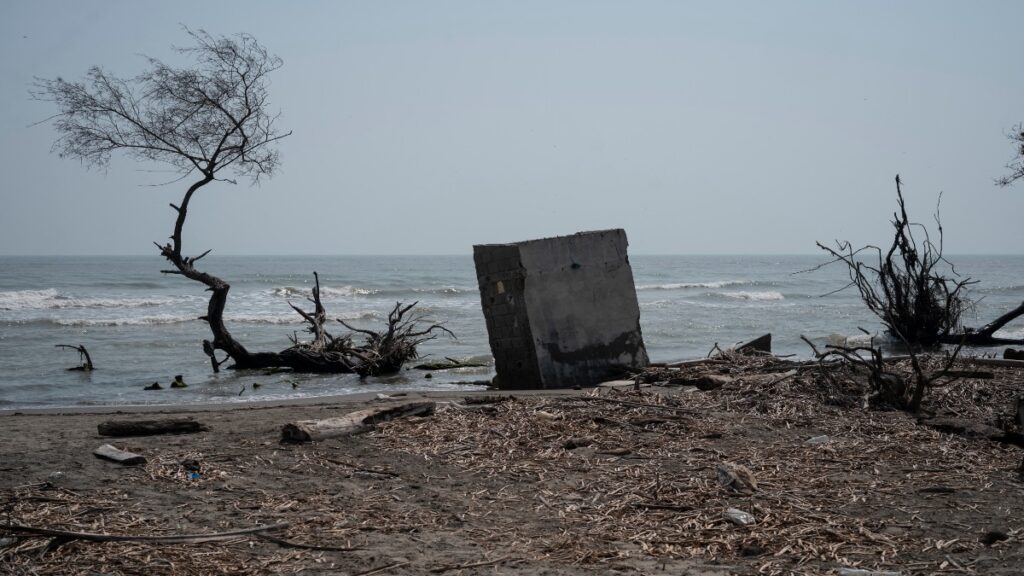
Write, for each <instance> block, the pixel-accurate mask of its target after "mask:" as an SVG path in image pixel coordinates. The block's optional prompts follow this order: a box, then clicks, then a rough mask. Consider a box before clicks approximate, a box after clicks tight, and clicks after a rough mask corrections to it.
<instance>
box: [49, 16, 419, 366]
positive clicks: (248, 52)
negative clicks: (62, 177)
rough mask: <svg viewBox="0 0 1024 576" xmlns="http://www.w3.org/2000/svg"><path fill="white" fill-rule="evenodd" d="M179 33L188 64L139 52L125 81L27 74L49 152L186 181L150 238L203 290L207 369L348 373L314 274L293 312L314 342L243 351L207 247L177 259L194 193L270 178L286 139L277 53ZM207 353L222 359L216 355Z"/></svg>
mask: <svg viewBox="0 0 1024 576" xmlns="http://www.w3.org/2000/svg"><path fill="white" fill-rule="evenodd" d="M186 32H187V33H188V34H189V36H190V37H191V39H192V41H193V43H194V45H193V46H190V47H185V48H176V49H175V50H176V52H178V53H179V54H180V55H182V56H184V57H186V58H190V59H191V60H192V64H191V66H187V67H180V68H179V67H175V66H171V65H169V64H166V63H164V62H163V61H161V60H158V59H156V58H147V61H148V63H149V69H148V70H147V71H146V72H143V73H141V74H139V75H138V76H135V77H130V78H121V77H118V76H115V75H113V74H111V73H109V72H107V71H106V70H104V69H102V68H100V67H93V68H91V69H90V70H89V71H88V73H87V74H86V76H85V79H84V80H82V81H80V82H71V81H67V80H64V79H62V78H57V79H53V80H48V79H36V81H35V82H34V83H33V85H32V89H31V90H30V93H31V94H32V96H33V97H34V98H35V99H37V100H41V101H46V102H52V103H54V104H56V105H57V107H58V109H59V112H58V113H57V114H56V115H54V116H52V117H51V118H48V119H47V120H50V121H52V122H53V124H54V127H55V128H56V129H57V133H58V135H59V136H58V138H57V140H56V141H55V142H54V144H53V150H54V151H55V152H56V153H58V154H59V155H60V156H61V157H65V158H74V159H78V160H81V161H83V162H85V163H86V164H87V165H90V166H98V167H105V166H107V165H108V164H109V162H110V160H111V156H112V155H113V154H114V153H115V152H120V153H124V154H127V155H128V156H129V157H132V158H135V159H137V160H141V161H147V162H156V163H162V164H165V165H169V166H170V167H171V168H172V169H173V171H174V172H175V173H176V174H177V175H178V177H177V178H176V179H175V180H173V181H172V182H169V183H168V184H170V183H174V182H179V181H182V180H187V179H190V178H192V179H193V181H192V184H191V185H190V186H189V187H188V189H187V191H186V192H185V195H184V196H183V198H182V200H181V202H180V203H179V204H177V205H175V204H171V208H173V209H174V211H175V212H176V214H177V218H176V220H175V223H174V231H173V233H172V234H171V236H170V241H169V242H166V243H164V244H160V243H156V244H157V247H158V248H159V250H160V254H161V255H163V256H164V258H166V259H167V260H168V261H169V262H170V263H171V264H172V265H173V268H172V269H168V270H163V271H162V272H164V273H166V274H178V275H181V276H184V277H186V278H189V279H191V280H195V281H197V282H201V283H202V284H204V285H205V286H206V287H207V289H208V290H209V291H210V292H211V296H210V302H209V304H208V306H207V313H206V315H205V316H203V317H202V318H201V319H202V320H205V321H206V322H207V323H209V325H210V330H211V332H212V333H213V340H212V341H207V340H204V341H203V350H204V351H205V352H206V354H207V355H208V356H209V357H210V361H211V365H212V366H213V369H214V371H216V370H218V368H219V366H220V365H221V364H222V363H224V362H226V361H227V360H228V359H231V360H232V361H233V362H234V366H235V367H237V368H266V367H290V368H293V369H296V370H304V371H329V372H353V371H356V368H357V367H358V366H359V365H360V364H361V363H362V360H361V358H360V356H358V355H352V354H351V348H350V347H349V346H348V342H350V339H346V338H341V339H334V338H333V337H331V336H330V335H329V334H327V333H326V331H325V330H324V328H323V323H324V321H325V320H326V313H325V312H324V310H323V306H322V305H321V304H320V295H319V278H317V287H316V289H315V290H314V291H313V298H311V300H312V301H313V303H314V306H315V309H314V312H313V313H312V314H308V313H305V312H303V311H302V310H301V309H299V308H297V307H296V308H295V309H296V310H297V311H299V312H300V314H302V316H303V318H304V319H305V320H306V321H308V322H310V324H311V328H310V330H311V331H312V332H313V334H314V340H313V341H312V342H310V343H300V342H299V341H298V339H296V340H295V341H294V346H292V347H291V348H289V349H287V350H284V351H282V352H250V351H249V350H247V349H246V348H245V346H243V345H242V344H241V343H240V342H238V341H237V340H236V339H235V338H234V337H233V336H232V335H231V332H230V331H228V328H227V326H226V325H225V324H224V306H225V304H226V302H227V296H228V291H229V290H230V289H231V286H230V285H229V284H228V283H227V282H225V281H224V280H222V279H220V278H218V277H216V276H213V275H212V274H209V273H207V272H203V271H201V270H199V269H197V268H196V267H195V264H196V262H197V261H199V260H200V259H201V258H203V257H204V256H206V255H207V254H209V253H210V250H206V251H205V252H202V253H201V254H198V255H196V256H187V255H185V252H184V246H183V239H182V233H183V230H184V228H185V220H186V217H187V216H188V210H189V204H190V202H191V201H192V198H193V196H194V195H195V193H196V192H197V191H198V190H199V189H201V188H203V187H204V186H206V185H207V184H210V183H212V182H218V181H219V182H228V183H231V184H236V183H237V180H238V179H240V178H248V179H249V180H250V181H251V182H252V183H253V184H256V183H258V182H259V180H260V179H261V178H264V177H269V176H271V175H273V173H274V171H275V170H276V169H277V167H278V163H279V160H280V157H279V155H278V150H277V143H278V141H280V140H281V139H282V138H285V137H287V136H289V135H291V132H284V131H282V130H280V129H279V128H278V127H277V120H278V117H279V116H280V114H279V113H275V112H274V111H273V110H272V109H271V106H270V97H269V92H268V87H269V76H270V74H271V73H273V72H274V71H275V70H277V69H278V68H280V67H281V66H282V60H281V59H280V58H279V57H277V56H275V55H273V54H270V53H269V52H268V51H267V50H266V48H264V47H263V46H262V45H261V44H259V43H258V42H257V41H256V39H255V38H253V37H252V36H250V35H248V34H238V35H236V36H231V37H227V36H214V35H211V34H208V33H207V32H205V31H203V30H198V31H192V30H188V29H186ZM47 120H44V122H45V121H47ZM413 348H415V346H414V347H413ZM217 350H221V351H223V352H225V353H226V354H227V358H224V359H221V360H218V359H217V357H216V351H217Z"/></svg>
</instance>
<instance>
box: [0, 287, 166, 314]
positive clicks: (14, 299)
mask: <svg viewBox="0 0 1024 576" xmlns="http://www.w3.org/2000/svg"><path fill="white" fill-rule="evenodd" d="M176 302H180V300H176V299H173V298H75V297H72V296H67V295H64V294H61V293H60V292H58V291H57V290H55V289H53V288H47V289H45V290H13V291H8V292H0V310H62V309H68V308H144V307H151V306H163V305H166V304H173V303H176Z"/></svg>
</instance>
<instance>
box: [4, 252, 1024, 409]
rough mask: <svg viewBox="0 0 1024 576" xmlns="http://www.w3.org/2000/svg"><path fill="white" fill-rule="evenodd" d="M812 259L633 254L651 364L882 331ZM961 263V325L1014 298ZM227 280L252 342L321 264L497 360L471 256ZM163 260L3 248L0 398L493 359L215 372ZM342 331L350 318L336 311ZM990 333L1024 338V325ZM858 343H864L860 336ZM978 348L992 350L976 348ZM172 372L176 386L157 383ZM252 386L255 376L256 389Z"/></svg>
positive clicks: (275, 263)
mask: <svg viewBox="0 0 1024 576" xmlns="http://www.w3.org/2000/svg"><path fill="white" fill-rule="evenodd" d="M826 260H827V258H825V255H824V254H822V255H807V256H645V255H633V256H631V257H630V262H631V264H632V266H633V274H634V279H635V283H636V287H637V297H638V299H639V302H640V314H641V318H640V323H641V327H642V330H643V337H644V341H645V343H646V345H647V350H648V353H649V355H650V357H651V359H652V361H661V362H671V361H678V360H686V359H692V358H699V357H704V356H705V355H707V354H708V352H709V350H710V349H711V348H712V347H713V346H714V345H715V344H716V343H717V344H718V345H719V346H720V347H723V348H724V347H726V346H729V345H732V344H735V343H737V342H740V341H744V340H748V339H750V338H753V337H756V336H759V335H761V334H763V333H765V332H771V333H772V335H773V344H774V350H775V352H776V353H778V354H793V355H796V356H798V357H807V356H809V353H810V351H809V348H808V346H807V345H806V344H805V343H803V342H802V341H801V340H800V335H801V334H803V335H806V336H808V337H809V338H811V339H812V340H814V341H816V342H820V343H826V342H828V341H829V340H830V338H831V339H833V340H834V339H836V338H842V337H847V336H854V337H857V338H860V337H859V336H857V335H860V334H861V332H860V330H859V328H860V327H863V328H865V329H867V330H868V331H870V332H872V333H875V334H880V333H881V325H880V323H879V321H878V320H877V319H876V318H875V317H874V316H873V315H871V314H870V312H868V311H867V309H866V308H865V307H864V305H863V304H862V303H861V302H860V299H859V296H858V294H857V292H856V291H855V290H846V291H842V292H838V293H832V294H829V293H831V292H833V291H834V290H836V289H839V288H841V287H843V286H844V285H846V284H847V283H848V279H847V276H846V271H845V269H844V268H841V267H839V266H834V265H833V266H829V267H826V268H824V269H821V270H818V271H815V272H808V273H800V272H801V271H804V270H807V269H809V268H812V267H814V266H816V265H818V264H820V263H822V262H824V261H826ZM950 260H952V261H953V262H954V263H955V264H956V265H957V270H958V272H959V273H960V274H961V275H963V276H969V277H971V278H974V279H976V280H979V281H980V283H979V284H977V285H975V286H973V287H972V290H971V292H970V295H971V296H972V297H973V298H974V299H976V300H977V301H978V303H977V305H976V306H975V308H974V309H973V310H972V311H971V312H969V313H968V316H967V317H966V318H965V323H966V324H967V325H973V326H979V325H982V324H985V323H986V322H989V321H990V320H992V319H994V318H995V317H997V316H999V315H1000V314H1002V313H1003V312H1005V311H1008V310H1010V309H1012V308H1014V307H1015V306H1017V305H1018V304H1020V303H1021V301H1022V300H1024V256H964V257H951V258H950ZM200 264H201V266H200V267H201V268H202V269H203V270H207V271H209V272H211V273H213V274H215V275H217V276H219V277H221V278H223V279H224V280H225V281H227V282H228V283H230V284H231V286H232V289H231V293H230V296H229V299H228V305H227V309H226V319H227V322H228V326H229V329H230V330H231V331H232V333H233V334H234V335H235V337H236V338H237V339H238V340H239V341H240V342H242V343H243V344H244V345H245V346H246V347H247V348H249V349H250V350H253V351H257V350H275V351H276V350H281V349H284V348H286V347H288V346H289V344H290V343H289V340H288V337H289V336H290V335H292V334H293V333H295V332H298V333H299V335H300V337H302V336H303V334H304V333H303V332H302V330H303V325H302V323H301V321H300V318H299V316H298V315H297V314H295V312H294V311H292V310H291V308H289V306H288V302H289V301H291V302H294V303H296V304H299V305H304V304H308V303H307V302H306V301H305V298H306V296H307V295H308V294H309V290H310V287H311V285H312V282H313V271H317V272H318V273H319V275H320V279H321V286H322V299H323V303H324V305H325V307H326V308H327V313H328V317H330V318H342V319H344V320H346V321H347V322H350V323H352V324H354V325H356V326H361V327H373V326H380V325H382V324H383V322H384V319H385V318H386V315H387V312H388V311H389V310H390V309H391V307H392V306H393V305H394V303H395V302H397V301H401V302H413V301H418V302H419V309H420V310H421V311H423V312H425V313H426V314H427V315H428V316H429V317H430V318H431V319H433V320H436V321H440V322H444V323H445V325H446V326H447V327H448V328H449V329H451V330H452V331H453V332H454V333H455V334H456V336H457V339H450V338H447V337H439V338H437V339H436V340H433V341H430V342H427V343H426V344H424V345H422V346H421V348H420V352H421V355H422V356H423V357H424V358H425V359H426V360H442V359H444V358H445V357H452V358H458V359H464V360H476V361H483V362H486V363H488V364H491V356H490V349H489V347H488V343H487V332H486V327H485V324H484V318H483V313H482V311H481V307H480V299H479V298H480V296H479V292H478V290H477V287H476V285H477V284H476V274H475V271H474V268H473V260H472V257H471V256H468V255H466V256H310V257H305V256H220V257H218V256H214V255H211V256H209V257H207V258H205V259H203V261H202V262H201V263H200ZM165 267H166V263H165V262H164V261H163V260H162V259H161V258H159V257H157V256H151V257H149V256H146V257H141V256H140V257H127V256H125V257H0V409H19V408H33V407H51V408H52V407H67V406H94V405H139V404H169V405H179V404H188V403H199V402H248V401H256V400H275V399H285V398H301V397H311V396H324V395H331V394H345V393H353V392H375V391H376V392H385V393H386V392H397V391H401V390H458V389H479V388H480V387H479V386H478V385H474V384H471V383H472V382H478V381H481V380H487V379H489V378H491V377H492V376H493V367H487V368H465V369H458V370H453V371H443V372H435V373H433V375H432V377H431V378H429V379H428V378H426V377H425V373H424V372H422V371H418V370H405V371H403V372H401V373H400V374H396V375H392V376H387V377H381V378H366V379H360V378H359V377H358V376H355V375H308V374H291V373H280V372H279V373H276V374H266V373H263V372H259V371H232V370H223V371H222V372H221V373H220V374H214V373H212V371H211V370H210V365H209V361H208V359H207V357H206V356H205V355H204V354H203V352H202V349H201V346H200V344H201V342H202V340H203V339H204V338H208V337H209V329H208V328H207V326H206V324H205V323H204V322H202V321H199V320H197V318H198V317H199V316H201V315H202V314H203V313H205V307H206V302H207V293H206V292H204V291H203V289H202V286H201V285H199V284H198V283H195V282H192V281H189V280H186V279H184V278H181V277H180V276H174V275H162V274H160V272H159V271H160V270H161V269H162V268H165ZM332 324H333V326H331V327H330V328H329V331H331V332H332V333H333V334H335V335H338V334H341V333H344V332H345V329H344V328H343V327H342V326H341V325H340V324H337V323H334V322H332ZM998 335H1001V336H1006V337H1016V338H1022V337H1024V320H1021V319H1018V320H1017V321H1015V322H1013V323H1011V324H1010V325H1008V326H1007V327H1006V328H1004V330H1003V331H1001V332H1000V333H998ZM859 341H860V342H866V340H865V339H863V338H862V339H861V340H859ZM57 344H71V345H78V344H82V345H84V346H85V347H86V348H87V349H88V350H89V352H90V354H91V355H92V358H93V362H94V364H95V366H96V369H95V370H94V371H93V372H88V373H86V372H72V371H68V370H67V369H68V368H69V367H72V366H75V365H77V364H78V354H77V353H76V352H73V351H67V350H61V349H58V348H55V345H57ZM979 352H996V351H995V350H982V351H979ZM176 374H181V375H182V376H183V378H184V380H185V382H187V383H188V384H189V386H188V388H184V389H173V390H172V389H165V390H162V391H144V390H143V387H144V386H147V385H149V384H152V383H153V382H160V383H161V384H162V385H164V386H165V387H166V386H167V385H168V384H169V382H170V381H171V379H172V378H173V377H174V376H175V375H176ZM254 384H259V386H254Z"/></svg>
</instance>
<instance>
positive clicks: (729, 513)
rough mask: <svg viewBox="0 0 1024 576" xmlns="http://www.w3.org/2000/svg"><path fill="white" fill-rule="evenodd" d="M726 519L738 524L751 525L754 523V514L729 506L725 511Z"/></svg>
mask: <svg viewBox="0 0 1024 576" xmlns="http://www.w3.org/2000/svg"><path fill="white" fill-rule="evenodd" d="M724 516H725V519H726V520H728V521H729V522H732V523H733V524H735V525H737V526H750V525H751V524H753V523H754V516H753V515H752V514H750V513H748V512H744V511H743V510H738V509H736V508H729V509H727V510H726V511H725V514H724Z"/></svg>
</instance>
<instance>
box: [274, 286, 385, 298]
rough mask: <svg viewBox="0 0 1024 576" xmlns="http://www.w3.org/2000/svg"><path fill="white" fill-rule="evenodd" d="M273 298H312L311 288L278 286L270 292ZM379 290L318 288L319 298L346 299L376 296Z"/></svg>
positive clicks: (350, 287) (349, 287) (346, 287)
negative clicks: (348, 297)
mask: <svg viewBox="0 0 1024 576" xmlns="http://www.w3.org/2000/svg"><path fill="white" fill-rule="evenodd" d="M270 292H271V293H272V294H273V295H274V296H280V297H282V298H297V297H303V298H305V297H307V296H312V294H313V289H312V288H296V287H294V286H279V287H277V288H273V289H271V291H270ZM377 292H379V290H371V289H369V288H356V287H355V286H341V287H340V288H332V287H330V286H321V287H320V296H322V297H325V298H327V297H332V296H333V297H336V298H337V297H347V296H370V295H373V294H376V293H377Z"/></svg>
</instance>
